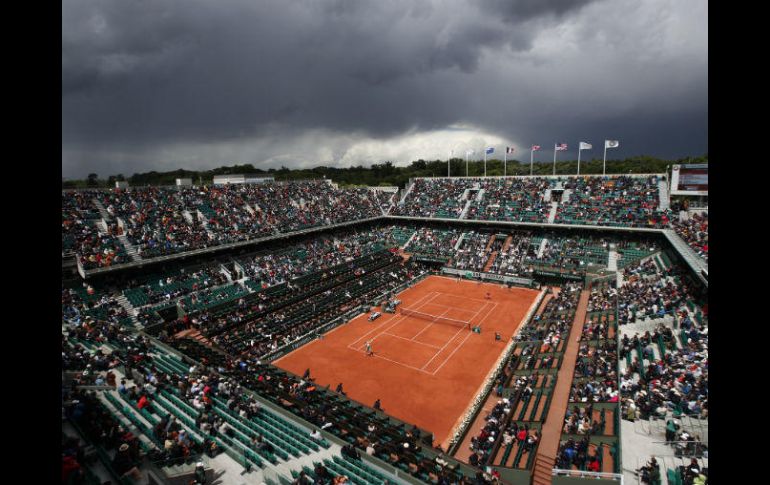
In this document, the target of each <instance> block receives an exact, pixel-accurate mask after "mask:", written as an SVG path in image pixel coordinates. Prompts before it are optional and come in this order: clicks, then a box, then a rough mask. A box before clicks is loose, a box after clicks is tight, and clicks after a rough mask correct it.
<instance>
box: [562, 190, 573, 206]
mask: <svg viewBox="0 0 770 485" xmlns="http://www.w3.org/2000/svg"><path fill="white" fill-rule="evenodd" d="M570 195H572V189H564V192H563V193H562V194H561V202H562V203H565V202H567V201H568V200H569V196H570Z"/></svg>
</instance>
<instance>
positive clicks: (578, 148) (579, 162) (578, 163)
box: [577, 145, 581, 175]
mask: <svg viewBox="0 0 770 485" xmlns="http://www.w3.org/2000/svg"><path fill="white" fill-rule="evenodd" d="M580 150H581V148H580V145H578V173H577V174H578V175H580Z"/></svg>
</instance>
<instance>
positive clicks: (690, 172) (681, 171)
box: [671, 163, 709, 196]
mask: <svg viewBox="0 0 770 485" xmlns="http://www.w3.org/2000/svg"><path fill="white" fill-rule="evenodd" d="M671 195H706V196H707V195H709V166H708V164H707V163H695V164H688V165H674V166H673V167H672V170H671Z"/></svg>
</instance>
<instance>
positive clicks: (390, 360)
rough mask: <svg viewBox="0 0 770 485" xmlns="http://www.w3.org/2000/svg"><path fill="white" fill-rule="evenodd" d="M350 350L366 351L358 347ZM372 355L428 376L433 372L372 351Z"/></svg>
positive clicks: (363, 352)
mask: <svg viewBox="0 0 770 485" xmlns="http://www.w3.org/2000/svg"><path fill="white" fill-rule="evenodd" d="M351 350H353V351H354V352H360V353H362V354H366V351H364V350H358V349H351ZM372 357H374V358H375V359H385V360H387V361H388V362H393V363H394V364H398V365H402V366H404V367H408V368H410V369H414V370H416V371H420V372H422V373H423V374H428V375H429V376H432V375H433V374H431V373H430V372H427V371H424V370H422V369H418V368H417V367H413V366H411V365H409V364H404V363H403V362H398V361H397V360H392V359H389V358H387V357H383V356H381V355H377V353H374V354H373V355H372Z"/></svg>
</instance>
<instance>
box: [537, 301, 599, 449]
mask: <svg viewBox="0 0 770 485" xmlns="http://www.w3.org/2000/svg"><path fill="white" fill-rule="evenodd" d="M589 295H590V292H589V291H586V290H583V292H582V293H581V295H580V299H579V300H578V306H577V312H576V313H575V320H574V321H573V323H572V328H571V329H570V333H569V338H568V339H567V348H566V349H565V350H564V360H563V361H562V364H561V368H560V369H559V377H558V379H557V381H556V387H555V388H554V390H553V399H552V400H551V407H550V408H549V409H548V416H547V417H546V418H545V423H543V430H542V438H541V441H540V446H539V447H538V451H537V453H538V454H539V455H544V456H546V457H548V458H555V457H556V452H557V451H558V450H559V440H560V438H561V430H562V425H563V423H564V413H565V412H566V410H567V405H568V404H569V392H570V388H571V387H572V377H573V375H574V373H575V362H576V361H577V354H578V350H579V347H580V342H579V341H578V339H579V338H580V334H581V332H582V330H583V323H585V319H586V307H587V306H588V297H589Z"/></svg>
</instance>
